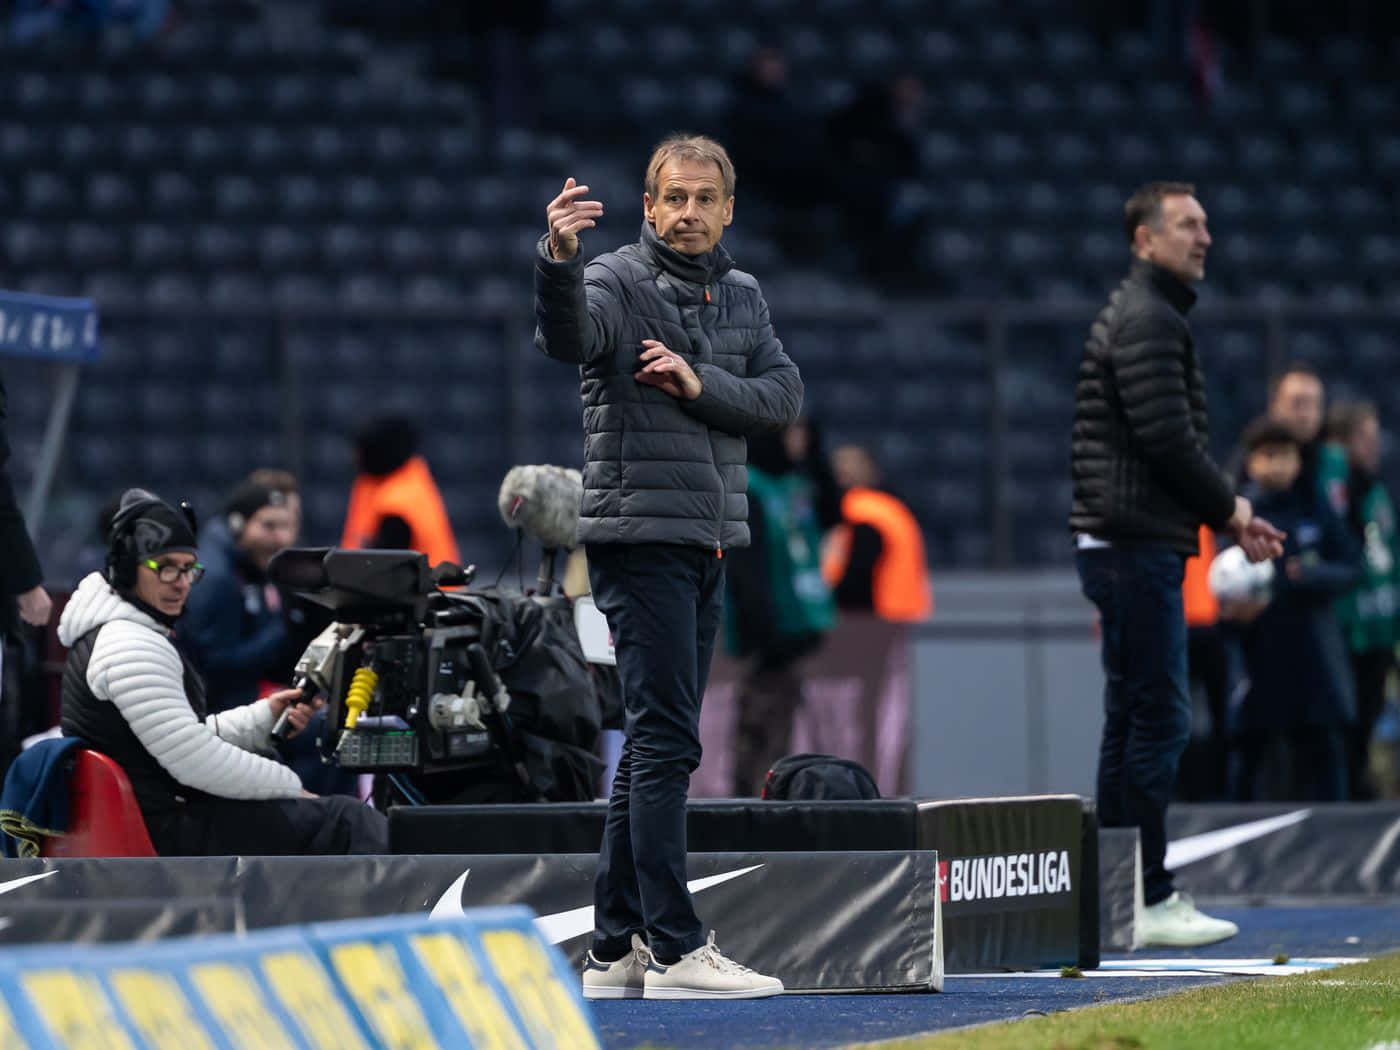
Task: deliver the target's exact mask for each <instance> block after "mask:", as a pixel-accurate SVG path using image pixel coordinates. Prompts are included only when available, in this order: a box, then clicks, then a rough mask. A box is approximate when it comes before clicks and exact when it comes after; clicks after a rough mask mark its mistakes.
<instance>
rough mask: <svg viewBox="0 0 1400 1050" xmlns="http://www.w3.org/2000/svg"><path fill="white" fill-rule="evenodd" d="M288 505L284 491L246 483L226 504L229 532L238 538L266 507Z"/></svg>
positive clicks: (235, 490) (254, 483) (230, 496)
mask: <svg viewBox="0 0 1400 1050" xmlns="http://www.w3.org/2000/svg"><path fill="white" fill-rule="evenodd" d="M286 505H287V493H286V492H284V491H283V490H282V489H277V488H272V487H271V486H268V485H259V484H258V483H257V482H254V481H245V482H242V483H241V484H240V485H239V486H238V487H237V488H236V489H234V490H233V491H232V492H231V493H229V497H228V502H227V503H225V504H224V514H225V515H227V517H228V527H229V531H230V532H232V533H233V535H234V536H235V537H237V536H238V534H239V533H240V532H242V531H243V526H244V525H246V524H248V519H249V518H251V517H252V516H253V515H254V514H256V513H257V512H258V511H260V510H262V509H263V508H264V507H285V506H286Z"/></svg>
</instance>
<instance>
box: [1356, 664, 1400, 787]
mask: <svg viewBox="0 0 1400 1050" xmlns="http://www.w3.org/2000/svg"><path fill="white" fill-rule="evenodd" d="M1394 664H1395V652H1394V650H1392V649H1389V648H1386V649H1367V650H1365V651H1363V652H1359V653H1352V654H1351V677H1352V681H1353V682H1354V683H1355V684H1356V725H1354V726H1352V727H1351V728H1350V729H1348V730H1347V736H1348V740H1347V773H1348V779H1349V780H1350V782H1351V797H1352V798H1353V799H1357V800H1359V801H1369V800H1370V799H1373V798H1375V797H1376V789H1375V787H1374V786H1373V785H1372V784H1371V778H1370V775H1369V767H1370V764H1371V733H1372V732H1373V731H1374V730H1375V728H1376V722H1377V720H1379V718H1380V717H1381V711H1382V710H1383V709H1384V708H1385V680H1386V677H1387V676H1388V675H1389V674H1390V669H1391V667H1392V666H1394Z"/></svg>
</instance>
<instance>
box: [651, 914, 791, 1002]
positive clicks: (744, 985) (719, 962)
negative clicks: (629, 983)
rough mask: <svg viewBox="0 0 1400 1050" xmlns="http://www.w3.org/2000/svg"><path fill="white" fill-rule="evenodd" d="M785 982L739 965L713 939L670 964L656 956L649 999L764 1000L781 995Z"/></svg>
mask: <svg viewBox="0 0 1400 1050" xmlns="http://www.w3.org/2000/svg"><path fill="white" fill-rule="evenodd" d="M782 991H783V982H782V981H780V980H778V979H777V978H776V977H766V976H764V975H763V974H761V973H755V972H754V971H753V970H750V969H749V968H748V967H747V966H740V965H739V964H738V963H736V962H735V961H734V960H733V959H730V958H728V957H727V956H725V955H724V954H723V953H722V952H721V951H720V950H719V949H718V948H717V947H715V935H714V931H713V930H712V931H710V939H709V940H707V941H706V942H705V943H704V944H702V945H701V946H700V947H699V948H696V949H695V950H694V951H693V952H687V953H686V954H685V955H682V956H681V957H680V959H679V960H678V961H676V962H674V963H671V964H670V965H669V966H668V965H665V964H664V963H659V962H657V961H656V958H655V957H654V956H653V957H652V960H651V962H650V963H648V964H647V968H646V993H645V995H644V998H647V999H763V998H766V997H767V996H770V995H781V994H782Z"/></svg>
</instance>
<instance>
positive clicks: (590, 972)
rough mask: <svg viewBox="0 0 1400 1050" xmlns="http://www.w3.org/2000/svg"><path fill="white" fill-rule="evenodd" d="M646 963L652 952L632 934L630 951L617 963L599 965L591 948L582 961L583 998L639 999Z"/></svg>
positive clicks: (649, 960)
mask: <svg viewBox="0 0 1400 1050" xmlns="http://www.w3.org/2000/svg"><path fill="white" fill-rule="evenodd" d="M649 962H651V952H650V950H648V948H647V946H646V942H644V941H643V940H642V939H641V937H639V936H637V935H636V934H635V933H634V934H632V950H631V951H630V952H628V953H627V954H626V955H624V956H623V957H622V958H621V959H618V960H617V961H616V962H611V963H605V962H599V961H598V957H597V956H596V955H594V954H593V950H592V949H591V948H590V949H589V951H588V955H587V956H586V957H585V958H584V960H583V997H584V998H585V999H640V998H641V997H642V990H643V988H644V987H645V975H646V972H647V963H649Z"/></svg>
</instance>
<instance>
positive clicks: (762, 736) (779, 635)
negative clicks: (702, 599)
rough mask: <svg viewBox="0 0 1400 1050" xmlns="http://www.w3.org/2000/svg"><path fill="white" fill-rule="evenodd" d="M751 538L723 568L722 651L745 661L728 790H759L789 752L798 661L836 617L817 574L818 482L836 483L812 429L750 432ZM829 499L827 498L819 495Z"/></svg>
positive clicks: (802, 425)
mask: <svg viewBox="0 0 1400 1050" xmlns="http://www.w3.org/2000/svg"><path fill="white" fill-rule="evenodd" d="M748 479H749V490H748V491H749V546H747V547H735V548H733V549H732V550H731V551H730V552H729V556H728V558H727V561H728V563H729V564H728V568H727V569H726V572H725V596H726V601H725V613H726V622H725V628H726V632H725V633H726V635H727V640H728V647H729V650H730V652H731V653H732V654H733V655H734V656H735V657H737V658H738V659H740V660H744V661H746V667H745V671H744V676H743V681H742V683H741V685H740V687H739V697H738V701H737V706H738V725H737V728H736V734H735V740H734V794H735V795H736V796H740V797H743V796H748V795H757V794H758V793H759V792H760V791H761V790H762V787H763V781H764V777H765V776H766V775H767V772H768V770H769V769H770V768H771V767H772V765H773V763H774V762H776V761H777V760H778V759H780V758H782V757H783V756H784V755H786V754H787V753H788V752H789V751H790V750H791V748H790V746H789V745H790V742H791V739H792V719H793V715H794V714H795V713H796V712H797V709H798V707H799V706H800V705H801V703H802V673H801V661H802V659H803V658H804V657H805V656H807V655H808V654H810V653H812V652H813V651H815V650H816V649H817V648H818V647H819V646H820V645H821V643H822V639H823V638H825V636H826V633H827V632H828V631H830V630H831V628H832V627H833V626H835V623H836V605H835V602H834V601H833V600H832V597H831V591H830V589H828V587H827V585H826V581H825V580H823V579H822V572H821V537H822V530H823V527H824V526H828V525H831V524H834V522H833V521H823V520H822V518H821V507H822V505H823V502H824V501H823V499H822V498H821V495H820V493H821V492H822V491H823V489H834V488H835V483H834V481H832V480H831V478H830V473H829V469H828V468H826V467H825V466H824V465H823V464H821V457H820V449H819V447H815V443H814V442H813V438H812V430H811V428H810V425H809V424H808V423H806V422H803V421H799V422H797V423H794V424H792V425H791V426H789V427H787V428H786V429H784V430H783V431H781V432H779V433H765V434H761V435H759V436H757V437H753V438H750V439H749V466H748ZM825 502H826V503H828V504H830V503H831V502H834V501H831V500H827V501H825Z"/></svg>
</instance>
